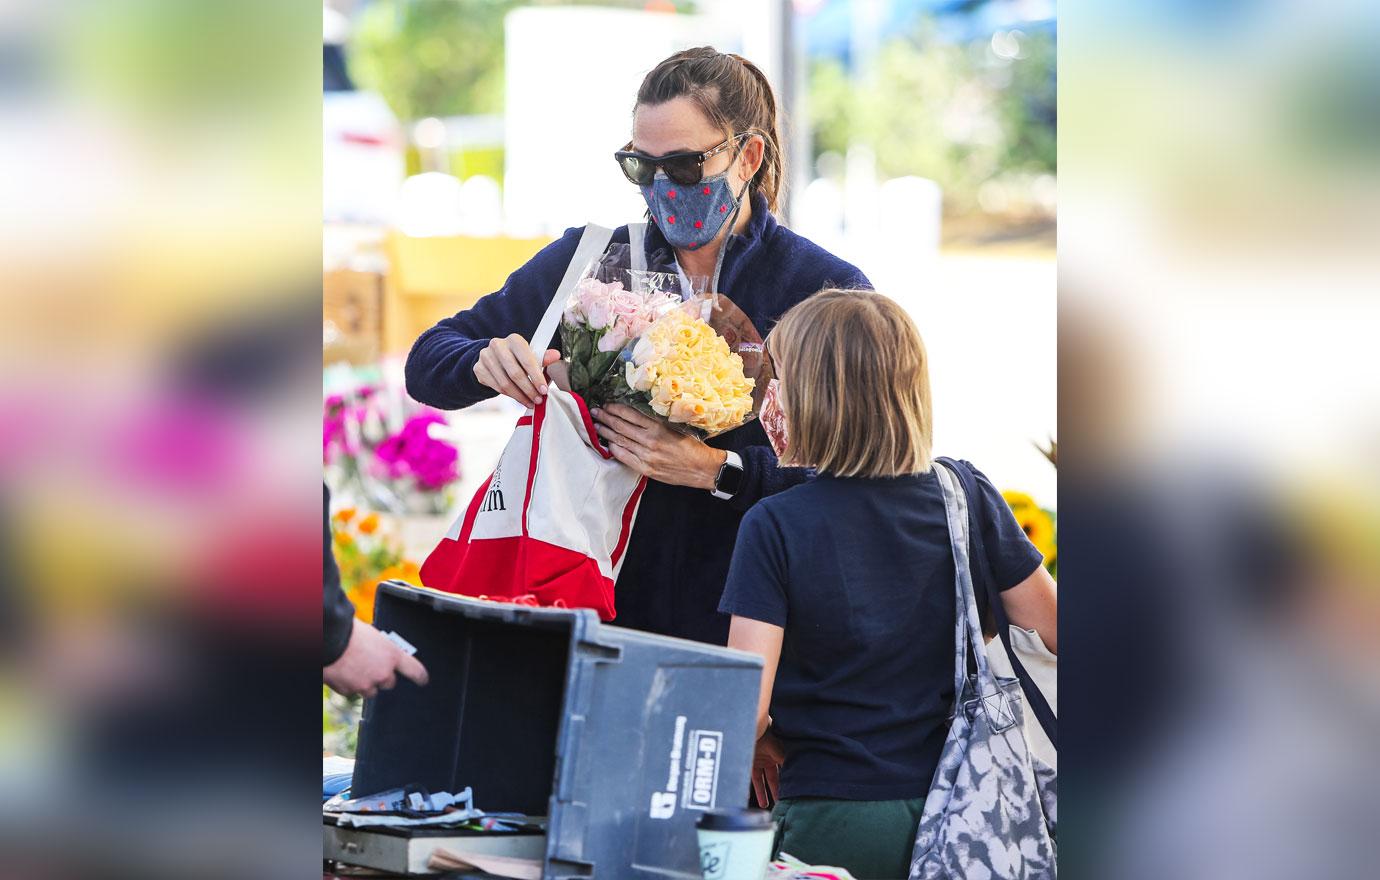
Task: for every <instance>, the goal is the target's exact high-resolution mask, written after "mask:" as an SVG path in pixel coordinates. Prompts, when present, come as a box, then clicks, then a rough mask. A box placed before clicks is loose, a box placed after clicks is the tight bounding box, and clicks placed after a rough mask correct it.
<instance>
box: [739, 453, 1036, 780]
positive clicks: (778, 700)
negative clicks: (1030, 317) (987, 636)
mask: <svg viewBox="0 0 1380 880" xmlns="http://www.w3.org/2000/svg"><path fill="white" fill-rule="evenodd" d="M961 464H962V466H964V467H967V468H969V469H970V470H972V471H973V474H974V476H975V477H976V478H977V484H978V486H979V489H980V493H979V495H980V497H978V498H975V499H972V500H971V501H970V504H971V505H972V506H973V507H974V508H975V513H976V517H977V522H978V523H980V524H981V528H982V536H983V542H984V545H985V547H986V550H987V555H988V559H989V563H990V571H991V574H992V577H993V578H994V579H995V581H996V586H997V588H998V589H1000V590H1007V589H1010V588H1011V587H1014V586H1016V585H1017V584H1019V583H1020V582H1021V581H1023V580H1025V579H1026V578H1027V577H1029V576H1030V575H1031V574H1032V573H1033V572H1034V571H1035V569H1036V568H1037V567H1038V566H1039V565H1040V564H1041V562H1042V561H1043V560H1042V557H1041V555H1040V551H1038V550H1036V549H1035V547H1034V545H1033V544H1031V543H1030V541H1029V540H1028V539H1027V538H1026V536H1025V533H1024V532H1023V531H1022V530H1021V527H1020V525H1018V524H1017V522H1016V519H1015V517H1014V516H1013V515H1012V513H1011V510H1010V508H1008V507H1007V506H1006V502H1005V501H1003V500H1002V497H1001V493H999V492H998V491H997V490H996V489H995V488H994V487H993V486H992V484H991V482H990V481H988V479H987V478H986V477H985V476H983V475H982V474H981V473H980V472H978V471H977V469H976V468H973V467H972V465H970V464H968V463H967V462H962V463H961ZM954 607H955V603H954V562H953V554H952V551H951V549H950V545H949V531H948V524H947V520H946V518H945V513H944V499H943V496H942V495H941V494H940V489H939V480H938V477H936V476H935V474H934V472H933V471H930V472H927V473H923V474H914V475H910V476H904V477H895V478H884V479H859V478H836V477H830V476H826V475H821V476H819V477H817V478H816V479H814V480H812V481H810V482H808V483H804V484H801V485H798V486H795V487H794V488H791V489H788V490H787V491H785V492H782V493H781V494H779V495H773V496H771V497H770V498H764V499H763V500H761V501H760V502H758V503H757V504H756V505H755V506H754V507H753V508H752V509H751V510H750V511H749V512H748V514H747V516H746V517H745V518H744V519H743V523H742V527H741V528H740V530H739V532H738V541H737V546H736V547H735V549H734V553H733V562H732V564H731V566H730V568H729V573H728V584H727V586H726V587H725V589H724V595H723V600H722V602H721V603H720V605H719V610H721V611H724V612H727V613H730V614H736V615H738V616H740V617H748V618H751V619H753V620H760V621H763V622H766V623H771V624H775V625H777V626H780V627H782V628H784V629H785V631H786V632H785V640H784V642H783V644H782V647H781V661H780V666H779V667H778V669H777V673H776V685H775V687H774V688H773V691H772V701H771V716H772V729H773V731H774V732H775V733H776V735H777V736H778V737H779V738H780V739H781V741H782V744H783V745H784V746H785V750H786V763H785V766H784V767H783V768H782V771H781V796H782V797H787V798H789V797H830V798H840V799H844V800H896V799H901V798H916V797H922V796H924V794H925V793H926V792H927V791H928V790H929V787H930V781H931V779H932V778H933V777H934V770H935V767H936V766H937V765H938V763H939V753H940V750H941V749H942V747H943V745H944V739H945V737H946V735H947V734H948V717H949V710H950V707H951V705H952V703H953V677H954V618H955V610H954Z"/></svg>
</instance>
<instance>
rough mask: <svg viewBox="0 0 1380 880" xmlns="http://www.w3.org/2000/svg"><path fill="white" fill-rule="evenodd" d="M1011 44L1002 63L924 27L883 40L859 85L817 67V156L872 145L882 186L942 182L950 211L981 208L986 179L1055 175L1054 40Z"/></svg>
mask: <svg viewBox="0 0 1380 880" xmlns="http://www.w3.org/2000/svg"><path fill="white" fill-rule="evenodd" d="M1014 39H1015V41H1016V42H1015V44H1014V45H1015V46H1017V47H1018V52H1016V53H1014V57H1001V56H1000V55H998V54H996V53H995V52H994V51H993V48H992V43H991V42H990V41H989V40H988V39H982V40H975V41H973V42H970V43H966V44H958V43H952V42H946V41H943V40H940V39H938V38H937V37H935V35H934V29H933V27H932V26H930V25H929V24H924V25H922V26H920V27H919V28H917V30H916V31H915V32H914V33H913V34H911V35H909V36H904V37H895V38H892V39H891V40H888V41H887V42H885V43H884V44H883V45H882V47H881V49H880V50H879V51H878V53H877V57H876V58H875V59H874V61H873V67H872V68H871V70H869V71H868V72H867V73H866V75H865V76H864V77H863V78H862V79H861V80H856V79H854V78H853V77H852V76H850V73H849V72H848V71H847V70H846V68H845V67H844V66H843V64H842V63H841V62H839V61H837V60H833V59H827V60H821V61H818V62H816V63H815V64H814V65H812V68H811V77H810V94H809V112H810V124H811V127H812V131H813V136H814V150H815V155H816V156H818V155H820V154H821V153H824V152H829V151H834V152H838V153H845V152H846V151H847V149H848V147H849V145H850V144H855V143H861V144H866V145H867V146H869V147H871V148H872V149H873V151H875V153H876V156H877V171H878V174H879V175H880V176H881V177H882V178H883V179H885V178H891V177H899V176H903V175H908V174H914V175H918V176H921V177H927V178H930V179H932V180H935V181H937V182H938V183H939V184H940V186H941V187H943V189H944V193H945V200H946V207H947V209H949V210H951V211H958V212H966V211H971V210H973V209H975V208H976V207H977V193H978V189H979V187H981V186H982V184H983V183H984V182H986V181H988V180H991V179H993V178H1001V177H1013V176H1019V175H1037V174H1052V173H1054V170H1055V121H1056V120H1055V109H1054V108H1055V79H1054V60H1055V52H1054V48H1055V41H1054V36H1053V34H1052V33H1051V32H1048V31H1034V32H1032V33H1029V34H1018V35H1017V36H1016V37H1014ZM1005 45H1006V46H1007V47H1011V46H1012V44H1005ZM1008 51H1010V50H1009V48H1008Z"/></svg>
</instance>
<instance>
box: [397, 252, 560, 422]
mask: <svg viewBox="0 0 1380 880" xmlns="http://www.w3.org/2000/svg"><path fill="white" fill-rule="evenodd" d="M583 231H584V230H583V229H582V228H578V227H577V228H572V229H567V230H566V231H565V234H564V235H563V236H561V237H560V238H559V239H557V240H556V241H554V242H552V243H551V244H549V245H547V246H546V247H545V248H543V249H542V250H541V251H540V252H539V253H538V254H537V255H536V256H534V257H533V258H532V259H530V260H528V261H527V262H526V263H525V264H524V265H523V266H522V267H520V268H519V269H518V270H517V271H515V272H514V273H513V274H512V275H509V276H508V280H507V281H506V282H504V284H503V287H502V288H501V289H499V290H498V291H496V292H494V293H491V294H489V295H488V296H485V297H483V298H481V299H480V300H479V302H477V303H475V304H474V306H473V307H471V308H468V309H466V310H465V311H463V312H460V313H459V314H457V315H455V316H454V317H450V318H445V319H442V320H441V322H440V323H438V324H437V325H436V326H435V327H432V328H431V329H430V330H428V331H426V332H425V333H423V334H422V335H421V336H420V337H418V338H417V341H416V342H415V343H413V345H412V351H411V352H410V353H408V355H407V366H406V371H405V372H406V379H407V393H408V394H410V395H411V396H412V397H413V398H414V399H415V400H418V401H420V402H421V403H425V404H428V405H429V406H434V407H437V408H438V409H463V408H465V407H467V406H471V405H472V404H475V403H478V402H479V401H481V400H485V399H487V398H490V397H493V396H494V395H495V394H496V393H497V392H495V391H494V390H493V389H492V388H488V387H485V386H484V385H481V384H479V380H478V379H476V378H475V377H474V365H475V363H476V362H477V361H478V360H479V353H480V352H482V351H483V350H484V348H485V347H486V346H488V344H489V341H490V340H492V339H494V338H501V337H504V336H508V335H509V334H512V333H517V334H520V335H521V336H523V337H525V338H528V339H530V338H531V336H532V334H533V333H534V332H536V329H537V324H539V323H541V316H542V314H544V313H545V312H546V307H547V306H548V305H550V303H551V297H553V296H555V295H556V288H557V287H558V286H560V283H561V278H562V276H564V275H565V270H566V266H567V265H569V263H570V259H571V257H572V256H574V254H575V248H576V247H577V246H578V245H579V242H580V236H581V234H582V233H583ZM552 346H553V347H556V348H559V347H560V345H559V339H555V340H552Z"/></svg>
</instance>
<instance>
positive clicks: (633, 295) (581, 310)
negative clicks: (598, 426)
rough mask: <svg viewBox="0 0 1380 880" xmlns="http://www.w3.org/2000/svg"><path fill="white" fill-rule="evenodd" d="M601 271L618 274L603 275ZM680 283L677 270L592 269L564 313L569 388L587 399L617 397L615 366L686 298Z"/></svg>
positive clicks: (596, 403)
mask: <svg viewBox="0 0 1380 880" xmlns="http://www.w3.org/2000/svg"><path fill="white" fill-rule="evenodd" d="M601 274H604V275H607V276H612V278H613V279H614V280H609V281H602V280H600V275H601ZM623 278H627V279H628V280H629V281H630V282H631V289H630V288H629V286H625V285H624V283H623V280H622V279H623ZM679 286H680V280H679V278H678V277H677V276H675V275H670V274H666V273H656V272H631V271H626V270H625V271H621V272H609V273H600V272H598V271H595V270H591V272H589V273H587V274H586V276H585V277H584V278H583V279H582V280H581V281H580V283H579V284H578V285H577V286H576V288H575V291H574V293H572V294H571V296H570V299H569V300H567V302H566V306H565V312H564V314H563V315H562V316H561V341H562V342H563V343H564V345H565V363H566V368H567V370H568V374H567V381H568V383H569V388H570V390H571V391H573V392H575V393H576V394H579V395H580V396H581V397H582V398H584V400H585V403H586V405H588V406H590V407H597V406H602V405H603V404H605V403H607V402H608V401H609V400H610V399H611V396H612V394H613V393H614V390H615V388H614V385H613V383H612V382H611V380H612V379H613V378H615V374H616V373H617V372H618V371H616V370H614V369H613V367H614V365H615V364H617V363H618V360H619V358H620V356H621V355H622V353H623V350H624V349H625V348H627V347H628V346H629V345H630V344H631V343H633V342H635V341H636V340H637V339H638V337H640V336H642V334H644V333H646V332H647V329H648V328H649V327H651V326H652V323H653V322H654V321H656V319H657V318H658V317H660V316H661V315H663V314H665V313H666V312H668V311H670V310H671V309H674V308H675V307H676V306H678V305H679V304H680V302H681V297H680V293H679Z"/></svg>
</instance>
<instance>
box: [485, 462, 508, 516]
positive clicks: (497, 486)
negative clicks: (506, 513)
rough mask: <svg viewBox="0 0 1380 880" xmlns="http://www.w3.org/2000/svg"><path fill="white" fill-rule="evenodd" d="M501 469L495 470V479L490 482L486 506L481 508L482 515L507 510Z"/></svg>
mask: <svg viewBox="0 0 1380 880" xmlns="http://www.w3.org/2000/svg"><path fill="white" fill-rule="evenodd" d="M500 471H501V468H494V475H493V478H492V479H490V480H489V491H488V493H487V494H486V495H485V496H484V504H483V506H481V507H480V508H479V512H480V513H489V512H490V511H493V510H507V509H508V508H506V507H504V506H503V480H502V474H501V472H500Z"/></svg>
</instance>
